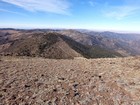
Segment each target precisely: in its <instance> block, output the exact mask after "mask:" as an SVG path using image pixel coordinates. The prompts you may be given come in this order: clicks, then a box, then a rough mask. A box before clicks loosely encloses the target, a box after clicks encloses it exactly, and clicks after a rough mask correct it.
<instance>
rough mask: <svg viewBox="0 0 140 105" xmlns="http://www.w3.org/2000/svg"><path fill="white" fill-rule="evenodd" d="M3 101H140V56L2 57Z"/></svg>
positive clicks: (4, 104) (87, 104)
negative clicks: (62, 58)
mask: <svg viewBox="0 0 140 105" xmlns="http://www.w3.org/2000/svg"><path fill="white" fill-rule="evenodd" d="M0 105H140V57H128V58H104V59H83V58H76V59H74V60H52V59H43V58H11V57H2V58H1V60H0Z"/></svg>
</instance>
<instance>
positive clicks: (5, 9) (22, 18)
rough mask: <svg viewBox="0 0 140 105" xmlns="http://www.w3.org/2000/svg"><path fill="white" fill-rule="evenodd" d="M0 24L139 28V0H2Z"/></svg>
mask: <svg viewBox="0 0 140 105" xmlns="http://www.w3.org/2000/svg"><path fill="white" fill-rule="evenodd" d="M0 28H26V29H28V28H66V29H91V30H108V31H110V30H114V31H133V32H140V30H139V28H140V0H0Z"/></svg>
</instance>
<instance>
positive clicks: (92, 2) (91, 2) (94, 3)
mask: <svg viewBox="0 0 140 105" xmlns="http://www.w3.org/2000/svg"><path fill="white" fill-rule="evenodd" d="M88 3H89V5H90V6H92V7H94V6H95V5H96V4H97V3H96V2H95V1H92V0H90V1H89V2H88Z"/></svg>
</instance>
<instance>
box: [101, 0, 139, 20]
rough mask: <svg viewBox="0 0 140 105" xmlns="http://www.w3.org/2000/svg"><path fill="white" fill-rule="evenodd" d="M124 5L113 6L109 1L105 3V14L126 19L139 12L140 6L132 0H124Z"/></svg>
mask: <svg viewBox="0 0 140 105" xmlns="http://www.w3.org/2000/svg"><path fill="white" fill-rule="evenodd" d="M124 1H125V2H124V4H123V5H118V6H111V5H109V4H108V3H106V4H105V7H104V10H102V11H103V14H104V15H105V16H106V17H109V18H115V19H118V20H121V19H124V18H126V17H128V16H131V15H134V14H136V13H138V12H139V10H140V6H139V5H138V4H137V3H135V1H133V2H130V1H132V0H124Z"/></svg>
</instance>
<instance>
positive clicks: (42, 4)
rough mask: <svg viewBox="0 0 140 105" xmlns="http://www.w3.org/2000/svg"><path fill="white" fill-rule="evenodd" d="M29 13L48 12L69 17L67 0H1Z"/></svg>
mask: <svg viewBox="0 0 140 105" xmlns="http://www.w3.org/2000/svg"><path fill="white" fill-rule="evenodd" d="M2 1H3V2H7V3H10V4H13V5H16V6H18V7H21V8H23V9H25V10H28V11H31V12H50V13H57V14H64V15H69V14H70V13H69V7H70V3H69V2H68V1H67V0H2Z"/></svg>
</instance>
